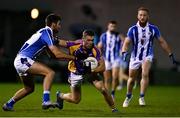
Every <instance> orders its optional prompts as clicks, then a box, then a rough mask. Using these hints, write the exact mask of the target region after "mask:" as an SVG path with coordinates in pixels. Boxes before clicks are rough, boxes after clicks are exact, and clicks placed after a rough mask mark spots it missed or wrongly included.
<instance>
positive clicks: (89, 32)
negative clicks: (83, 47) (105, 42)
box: [83, 29, 95, 36]
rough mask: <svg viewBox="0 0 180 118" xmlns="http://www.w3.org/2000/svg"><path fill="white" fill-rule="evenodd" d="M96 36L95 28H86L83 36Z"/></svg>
mask: <svg viewBox="0 0 180 118" xmlns="http://www.w3.org/2000/svg"><path fill="white" fill-rule="evenodd" d="M87 35H88V36H94V35H95V33H94V31H93V30H91V29H86V30H84V31H83V36H87Z"/></svg>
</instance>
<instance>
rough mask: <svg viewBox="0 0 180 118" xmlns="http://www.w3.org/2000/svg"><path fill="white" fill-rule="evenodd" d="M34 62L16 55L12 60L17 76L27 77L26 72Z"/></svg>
mask: <svg viewBox="0 0 180 118" xmlns="http://www.w3.org/2000/svg"><path fill="white" fill-rule="evenodd" d="M33 63H34V60H32V59H31V58H29V57H27V56H24V55H17V56H16V58H15V60H14V67H15V68H16V71H17V73H18V74H19V76H27V73H26V71H27V70H28V69H29V68H30V67H31V66H32V64H33Z"/></svg>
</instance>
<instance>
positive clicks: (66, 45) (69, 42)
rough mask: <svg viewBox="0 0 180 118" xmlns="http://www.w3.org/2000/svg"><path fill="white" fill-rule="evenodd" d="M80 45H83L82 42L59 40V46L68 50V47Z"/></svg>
mask: <svg viewBox="0 0 180 118" xmlns="http://www.w3.org/2000/svg"><path fill="white" fill-rule="evenodd" d="M80 43H82V40H75V41H70V40H65V39H58V45H59V46H61V47H65V48H68V46H69V45H71V44H80Z"/></svg>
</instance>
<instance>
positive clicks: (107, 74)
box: [103, 60, 112, 91]
mask: <svg viewBox="0 0 180 118" xmlns="http://www.w3.org/2000/svg"><path fill="white" fill-rule="evenodd" d="M111 70H112V64H111V63H110V62H109V61H107V60H105V71H104V73H103V75H104V85H105V87H106V89H107V90H108V91H111V83H112V82H111V77H112V76H111V75H112V73H111Z"/></svg>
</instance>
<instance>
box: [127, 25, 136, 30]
mask: <svg viewBox="0 0 180 118" xmlns="http://www.w3.org/2000/svg"><path fill="white" fill-rule="evenodd" d="M136 28H137V25H136V24H133V25H132V26H130V27H129V30H128V31H132V30H134V29H136Z"/></svg>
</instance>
